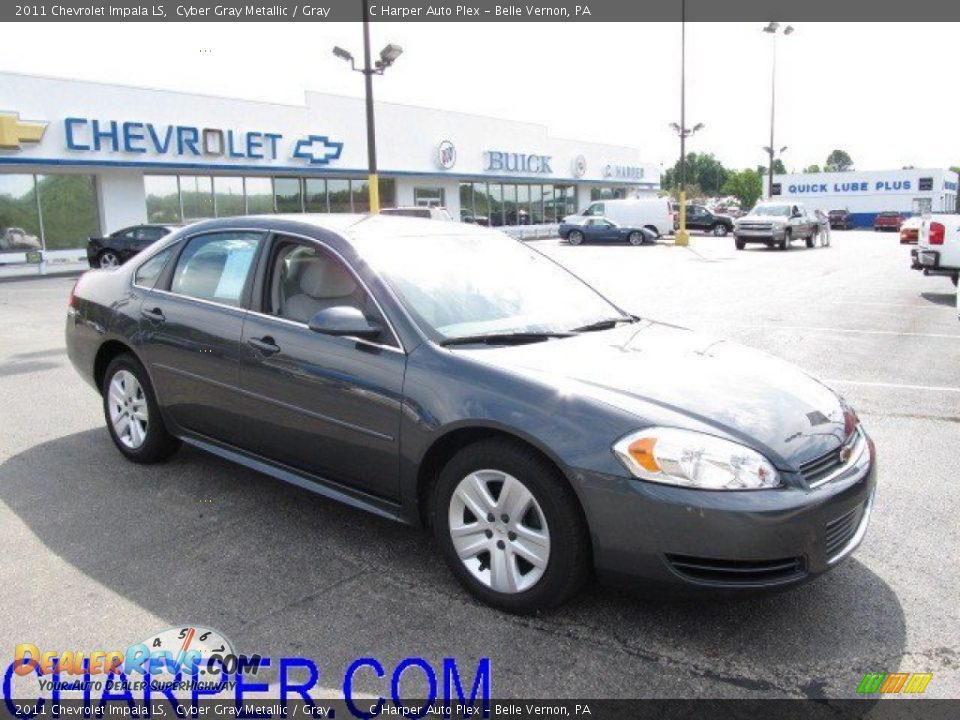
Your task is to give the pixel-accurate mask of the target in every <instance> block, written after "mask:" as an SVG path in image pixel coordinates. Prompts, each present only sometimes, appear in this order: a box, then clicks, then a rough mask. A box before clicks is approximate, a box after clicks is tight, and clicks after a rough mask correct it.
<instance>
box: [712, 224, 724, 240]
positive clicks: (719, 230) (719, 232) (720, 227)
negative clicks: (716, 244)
mask: <svg viewBox="0 0 960 720" xmlns="http://www.w3.org/2000/svg"><path fill="white" fill-rule="evenodd" d="M713 234H714V235H716V236H717V237H723V236H724V235H726V234H727V226H726V225H724V224H723V223H717V224H716V225H714V226H713Z"/></svg>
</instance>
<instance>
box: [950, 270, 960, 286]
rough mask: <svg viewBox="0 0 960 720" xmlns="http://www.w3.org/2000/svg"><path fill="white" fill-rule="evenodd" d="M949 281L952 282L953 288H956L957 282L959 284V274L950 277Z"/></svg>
mask: <svg viewBox="0 0 960 720" xmlns="http://www.w3.org/2000/svg"><path fill="white" fill-rule="evenodd" d="M950 280H951V281H953V286H954V287H957V284H958V282H960V273H954V274H953V275H951V276H950Z"/></svg>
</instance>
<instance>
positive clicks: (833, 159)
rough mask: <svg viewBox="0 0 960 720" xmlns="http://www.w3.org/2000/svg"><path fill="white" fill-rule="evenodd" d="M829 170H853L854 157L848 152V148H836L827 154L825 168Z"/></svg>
mask: <svg viewBox="0 0 960 720" xmlns="http://www.w3.org/2000/svg"><path fill="white" fill-rule="evenodd" d="M824 169H825V170H826V171H827V172H847V171H848V170H853V158H851V157H850V155H848V154H847V151H846V150H834V151H833V152H832V153H830V154H829V155H828V156H827V164H826V166H825V168H824Z"/></svg>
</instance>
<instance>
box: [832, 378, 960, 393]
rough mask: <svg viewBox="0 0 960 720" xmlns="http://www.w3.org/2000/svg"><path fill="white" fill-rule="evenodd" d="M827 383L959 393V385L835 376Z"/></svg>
mask: <svg viewBox="0 0 960 720" xmlns="http://www.w3.org/2000/svg"><path fill="white" fill-rule="evenodd" d="M824 382H826V383H827V384H828V385H829V384H831V383H840V384H841V385H863V386H866V387H882V388H898V389H902V390H932V391H935V392H955V393H960V387H947V386H943V385H905V384H903V383H886V382H869V381H866V380H839V379H836V378H833V379H830V380H825V381H824Z"/></svg>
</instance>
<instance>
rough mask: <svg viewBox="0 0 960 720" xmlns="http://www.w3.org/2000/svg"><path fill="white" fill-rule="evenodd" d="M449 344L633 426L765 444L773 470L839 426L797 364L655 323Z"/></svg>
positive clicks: (831, 401) (828, 440)
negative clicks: (474, 345) (630, 417)
mask: <svg viewBox="0 0 960 720" xmlns="http://www.w3.org/2000/svg"><path fill="white" fill-rule="evenodd" d="M455 352H458V353H459V352H462V353H469V354H470V356H471V359H473V360H476V361H478V362H482V363H487V364H493V365H496V366H498V367H500V368H501V369H504V370H508V371H510V372H514V373H520V374H524V375H526V376H528V377H530V378H531V379H536V380H539V381H541V382H545V383H550V384H553V385H554V386H558V385H559V386H561V387H564V389H565V390H567V391H568V392H572V391H575V392H578V393H582V394H585V395H587V396H591V397H592V398H593V399H595V400H598V401H600V402H603V403H605V404H607V405H611V406H614V407H617V408H619V409H621V410H624V411H626V412H629V413H631V414H635V415H636V416H637V417H638V420H639V422H638V424H637V426H638V428H639V427H643V426H645V425H649V424H655V423H664V418H672V419H673V420H674V421H676V420H685V422H683V423H682V424H683V425H685V426H687V427H690V428H691V429H698V430H701V431H704V432H710V433H712V434H716V435H726V436H728V437H730V438H731V439H734V440H736V441H738V442H740V443H743V444H745V445H749V446H751V447H753V448H755V449H757V450H758V451H760V452H763V453H764V454H765V455H766V456H767V457H768V458H769V459H770V460H771V461H772V462H773V463H774V464H776V465H778V466H779V467H781V469H791V466H793V467H795V466H796V465H798V464H800V463H803V462H806V461H807V460H809V459H812V458H815V457H819V456H820V455H823V454H825V453H826V452H828V451H830V450H832V449H834V448H836V447H839V446H840V444H841V443H842V442H843V439H844V438H845V436H846V433H847V431H846V430H845V405H844V403H843V401H842V400H841V398H840V397H839V396H838V395H837V394H836V393H834V392H833V391H832V390H831V389H830V388H828V387H826V386H825V385H823V384H822V383H820V382H818V381H817V380H815V379H813V378H812V377H810V376H809V375H807V374H806V373H805V372H803V371H802V370H800V369H799V368H797V367H795V366H793V365H791V364H790V363H787V362H785V361H783V360H779V359H777V358H774V357H772V356H770V355H767V354H765V353H762V352H760V351H757V350H752V349H749V348H746V347H743V346H741V345H737V344H736V343H731V342H728V341H726V340H721V339H717V338H712V337H708V336H705V335H700V334H698V333H694V332H691V331H689V330H684V329H681V328H677V327H673V326H670V325H664V324H662V323H655V322H651V321H646V320H645V321H641V322H639V323H635V324H633V325H627V326H622V327H620V328H617V329H614V330H609V331H603V332H594V333H584V334H582V335H579V336H576V337H572V338H565V339H559V340H550V341H547V342H541V343H533V344H529V345H520V346H509V347H494V348H481V349H470V350H467V349H459V348H458V349H457V350H455ZM678 416H679V417H678ZM667 422H670V421H667ZM671 424H674V425H681V422H672V423H671Z"/></svg>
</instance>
